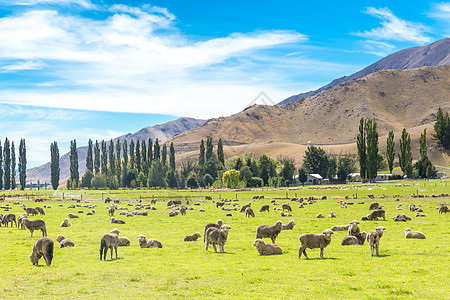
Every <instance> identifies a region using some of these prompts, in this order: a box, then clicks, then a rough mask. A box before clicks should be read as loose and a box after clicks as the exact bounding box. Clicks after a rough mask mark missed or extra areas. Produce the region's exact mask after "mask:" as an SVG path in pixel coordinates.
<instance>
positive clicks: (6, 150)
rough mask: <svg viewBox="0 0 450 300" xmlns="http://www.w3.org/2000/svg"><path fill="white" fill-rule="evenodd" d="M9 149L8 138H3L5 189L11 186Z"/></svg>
mask: <svg viewBox="0 0 450 300" xmlns="http://www.w3.org/2000/svg"><path fill="white" fill-rule="evenodd" d="M10 151H11V149H10V146H9V140H8V138H5V145H4V146H3V177H4V183H5V190H9V189H10V188H11V152H10Z"/></svg>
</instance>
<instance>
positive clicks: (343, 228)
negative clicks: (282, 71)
mask: <svg viewBox="0 0 450 300" xmlns="http://www.w3.org/2000/svg"><path fill="white" fill-rule="evenodd" d="M349 227H350V224H348V225H334V226H333V227H331V230H332V231H346V230H348V228H349Z"/></svg>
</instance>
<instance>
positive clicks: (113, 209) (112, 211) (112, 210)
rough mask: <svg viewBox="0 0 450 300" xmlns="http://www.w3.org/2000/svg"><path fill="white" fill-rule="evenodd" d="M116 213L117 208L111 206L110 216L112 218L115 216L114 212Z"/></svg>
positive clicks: (109, 209)
mask: <svg viewBox="0 0 450 300" xmlns="http://www.w3.org/2000/svg"><path fill="white" fill-rule="evenodd" d="M115 211H116V208H115V207H114V206H109V207H108V215H110V216H111V217H113V216H114V212H115Z"/></svg>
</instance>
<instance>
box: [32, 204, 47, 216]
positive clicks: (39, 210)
mask: <svg viewBox="0 0 450 300" xmlns="http://www.w3.org/2000/svg"><path fill="white" fill-rule="evenodd" d="M34 209H35V210H36V211H37V212H38V213H40V214H41V215H43V216H45V211H44V209H43V208H42V207H39V206H36V207H35V208H34Z"/></svg>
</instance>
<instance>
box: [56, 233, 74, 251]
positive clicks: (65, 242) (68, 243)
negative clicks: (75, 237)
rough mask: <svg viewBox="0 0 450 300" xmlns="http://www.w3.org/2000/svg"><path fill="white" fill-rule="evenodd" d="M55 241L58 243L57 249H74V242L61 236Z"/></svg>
mask: <svg viewBox="0 0 450 300" xmlns="http://www.w3.org/2000/svg"><path fill="white" fill-rule="evenodd" d="M56 241H57V242H58V243H59V248H64V247H75V244H74V242H72V241H71V240H69V239H66V238H65V237H64V236H63V235H62V234H60V235H58V237H57V238H56Z"/></svg>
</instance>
